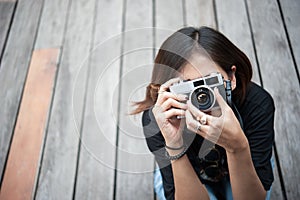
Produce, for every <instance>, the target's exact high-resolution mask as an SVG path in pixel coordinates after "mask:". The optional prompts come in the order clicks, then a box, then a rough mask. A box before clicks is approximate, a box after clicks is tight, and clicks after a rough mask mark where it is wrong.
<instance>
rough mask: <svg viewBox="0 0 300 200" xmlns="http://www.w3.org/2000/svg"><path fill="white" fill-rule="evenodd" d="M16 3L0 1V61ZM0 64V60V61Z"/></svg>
mask: <svg viewBox="0 0 300 200" xmlns="http://www.w3.org/2000/svg"><path fill="white" fill-rule="evenodd" d="M15 4H16V1H0V59H1V55H2V52H3V50H4V44H5V41H6V39H7V36H8V30H9V25H10V22H11V20H12V15H13V12H14V8H15ZM0 63H1V60H0Z"/></svg>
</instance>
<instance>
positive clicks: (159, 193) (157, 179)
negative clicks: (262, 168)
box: [154, 158, 274, 200]
mask: <svg viewBox="0 0 300 200" xmlns="http://www.w3.org/2000/svg"><path fill="white" fill-rule="evenodd" d="M271 163H272V167H273V169H274V160H273V158H272V159H271ZM224 185H225V196H226V199H227V200H232V199H233V197H232V190H231V185H230V181H229V178H227V177H226V178H225V179H224ZM205 187H206V189H207V192H208V195H209V198H210V200H217V198H216V196H215V195H214V193H213V190H212V188H211V187H210V186H208V185H205ZM271 189H272V187H271V188H270V190H268V191H267V196H266V200H270V196H271ZM154 190H155V193H156V197H157V199H158V200H165V199H166V198H165V195H164V188H163V182H162V176H161V173H160V170H159V168H156V169H155V170H154Z"/></svg>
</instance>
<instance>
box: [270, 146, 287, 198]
mask: <svg viewBox="0 0 300 200" xmlns="http://www.w3.org/2000/svg"><path fill="white" fill-rule="evenodd" d="M274 153H275V152H274V151H273V160H274V169H273V173H274V182H273V184H272V188H271V199H276V200H283V199H284V198H283V192H282V188H281V185H280V179H279V173H278V172H279V168H278V166H277V164H276V161H275V156H274Z"/></svg>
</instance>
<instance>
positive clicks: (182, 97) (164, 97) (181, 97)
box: [156, 92, 188, 105]
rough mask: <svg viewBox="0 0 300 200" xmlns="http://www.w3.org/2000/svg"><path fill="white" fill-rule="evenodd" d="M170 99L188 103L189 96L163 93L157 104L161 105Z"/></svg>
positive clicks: (159, 95)
mask: <svg viewBox="0 0 300 200" xmlns="http://www.w3.org/2000/svg"><path fill="white" fill-rule="evenodd" d="M169 98H172V99H175V100H177V101H186V100H187V99H188V96H187V95H183V94H173V93H171V92H162V93H161V94H158V97H157V101H156V104H157V105H161V104H162V103H163V102H165V101H166V100H167V99H169Z"/></svg>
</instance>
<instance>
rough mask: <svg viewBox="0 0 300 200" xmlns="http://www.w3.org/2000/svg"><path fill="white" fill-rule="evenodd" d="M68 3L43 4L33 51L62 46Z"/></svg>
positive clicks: (49, 2) (59, 1)
mask: <svg viewBox="0 0 300 200" xmlns="http://www.w3.org/2000/svg"><path fill="white" fill-rule="evenodd" d="M69 2H70V0H65V1H61V0H51V1H45V2H44V5H43V12H42V14H41V22H40V26H39V31H38V34H37V38H36V43H35V49H40V48H49V47H61V46H62V45H63V37H64V32H65V26H66V21H67V13H68V9H69V7H68V6H69V4H70V3H69Z"/></svg>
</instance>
